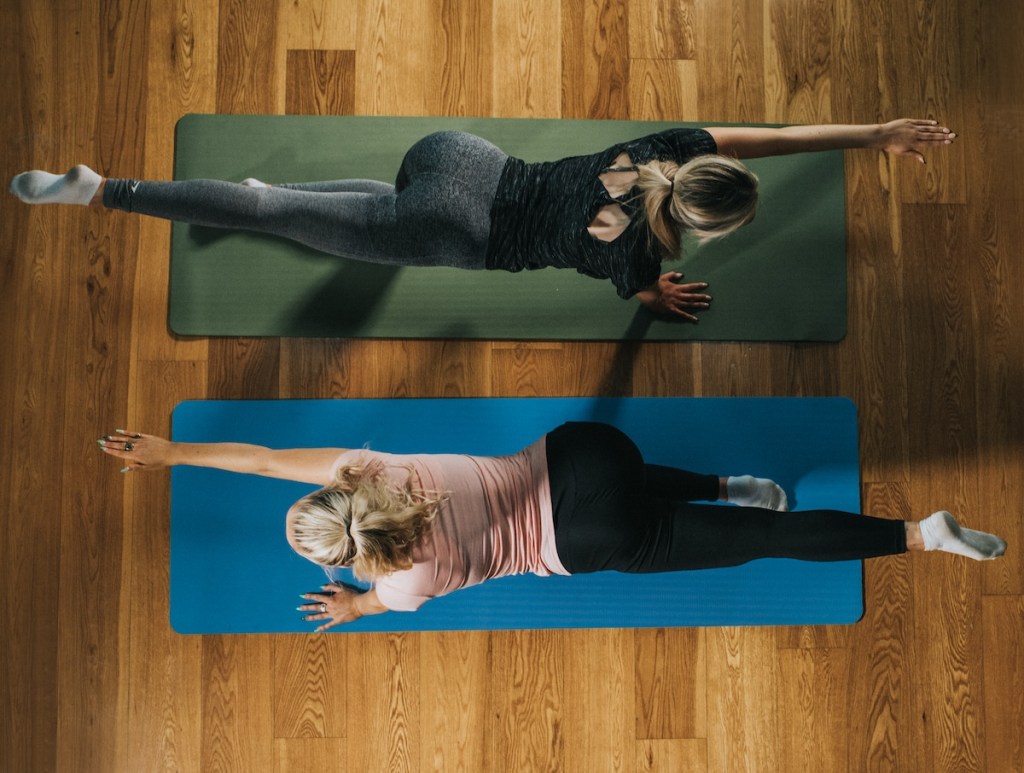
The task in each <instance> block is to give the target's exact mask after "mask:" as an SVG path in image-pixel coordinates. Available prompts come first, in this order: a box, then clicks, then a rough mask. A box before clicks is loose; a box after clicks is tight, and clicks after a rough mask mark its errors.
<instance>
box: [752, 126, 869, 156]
mask: <svg viewBox="0 0 1024 773" xmlns="http://www.w3.org/2000/svg"><path fill="white" fill-rule="evenodd" d="M774 131H775V132H777V134H776V138H775V141H774V143H773V147H772V150H773V151H774V153H772V154H771V155H787V154H790V153H813V152H815V151H821V150H845V149H852V148H881V146H882V144H881V143H882V139H883V135H882V126H881V124H876V123H875V124H832V125H818V126H784V127H782V128H781V129H775V130H774Z"/></svg>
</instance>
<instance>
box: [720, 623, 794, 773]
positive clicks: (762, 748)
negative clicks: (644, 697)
mask: <svg viewBox="0 0 1024 773" xmlns="http://www.w3.org/2000/svg"><path fill="white" fill-rule="evenodd" d="M706 642H707V644H706V647H707V654H706V658H707V661H706V662H707V687H706V690H707V702H708V708H707V722H708V726H707V731H708V732H707V742H708V769H709V770H779V769H781V768H784V767H786V766H788V765H796V764H798V760H793V759H789V758H786V761H785V763H783V762H781V759H782V757H781V754H782V752H783V748H782V746H781V745H780V744H779V743H778V741H777V738H778V735H779V733H780V732H781V731H782V730H783V728H782V727H780V726H779V725H780V722H779V721H778V717H777V716H776V713H775V709H776V697H775V696H776V695H777V692H778V690H779V684H778V680H779V676H778V670H777V669H778V665H777V663H778V660H777V655H776V652H775V648H774V647H773V642H772V639H771V636H770V632H766V631H764V630H761V629H758V628H713V629H708V631H707V639H706ZM769 739H771V740H769Z"/></svg>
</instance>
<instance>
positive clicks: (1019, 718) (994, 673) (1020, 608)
mask: <svg viewBox="0 0 1024 773" xmlns="http://www.w3.org/2000/svg"><path fill="white" fill-rule="evenodd" d="M981 617H982V619H981V622H982V626H983V628H984V636H983V642H984V647H985V706H984V709H985V759H986V762H987V764H988V769H989V770H1006V771H1022V770H1024V742H1022V739H1021V735H1020V732H1018V731H1019V729H1020V727H1021V726H1022V725H1024V706H1022V705H1021V701H1020V696H1021V694H1022V693H1024V645H1022V643H1021V631H1022V630H1024V602H1022V601H1021V598H1020V596H1019V595H1015V596H988V597H986V598H984V599H983V600H982V607H981Z"/></svg>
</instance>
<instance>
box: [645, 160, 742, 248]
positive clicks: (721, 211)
mask: <svg viewBox="0 0 1024 773" xmlns="http://www.w3.org/2000/svg"><path fill="white" fill-rule="evenodd" d="M637 173H638V175H639V179H638V181H637V187H638V188H639V189H640V191H641V193H642V195H643V198H644V215H645V217H646V218H647V226H648V228H650V230H651V234H652V235H653V236H654V238H655V239H657V240H658V243H659V244H660V245H661V247H662V251H663V253H664V256H665V257H666V258H675V257H678V255H679V244H680V238H681V234H680V231H681V230H686V231H691V232H692V233H693V234H694V235H696V236H698V237H699V238H701V239H714V238H717V237H719V236H725V235H726V234H728V233H732V232H733V231H735V230H736V229H737V228H739V227H741V226H743V225H746V224H747V223H749V222H750V221H751V220H753V219H754V214H755V213H756V211H757V187H758V180H757V176H756V175H755V174H754V173H753V172H751V171H750V170H749V169H747V167H745V166H744V165H743V164H741V163H740V162H739V161H737V160H736V159H734V158H731V157H730V156H722V155H716V154H711V155H705V156H697V157H696V158H693V159H691V160H690V161H688V162H686V163H685V164H683V165H682V166H679V165H678V164H674V163H672V162H671V161H650V162H648V163H646V164H642V165H640V166H638V167H637Z"/></svg>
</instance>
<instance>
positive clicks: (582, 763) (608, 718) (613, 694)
mask: <svg viewBox="0 0 1024 773" xmlns="http://www.w3.org/2000/svg"><path fill="white" fill-rule="evenodd" d="M634 633H635V632H634V631H629V630H600V631H592V632H591V635H590V636H588V637H587V638H586V640H585V641H582V642H581V643H580V645H579V646H577V647H572V648H565V650H564V653H563V661H562V662H563V665H562V669H563V673H564V675H565V676H564V680H563V684H564V685H565V689H564V691H563V693H562V707H561V711H560V715H561V729H562V737H563V739H564V746H565V749H567V750H571V753H568V754H566V756H565V758H564V762H563V763H562V765H561V768H560V769H561V770H565V771H580V773H587V771H592V770H607V771H626V770H632V765H633V757H634V748H635V740H634V739H635V735H634V728H633V723H632V721H631V718H630V717H629V715H628V714H627V713H626V712H607V711H595V707H598V706H615V705H618V706H628V705H630V704H631V703H632V700H633V694H634V692H635V689H634V686H633V685H634V677H633V652H634V644H633V636H634ZM596 673H599V674H602V678H601V679H594V678H593V675H594V674H596Z"/></svg>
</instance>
